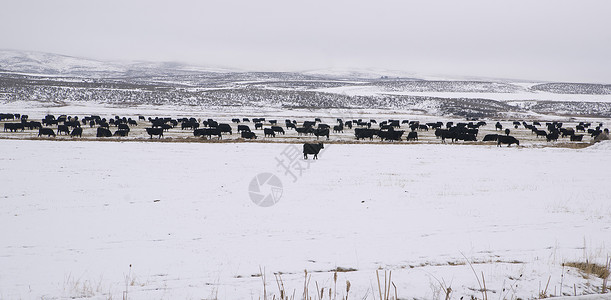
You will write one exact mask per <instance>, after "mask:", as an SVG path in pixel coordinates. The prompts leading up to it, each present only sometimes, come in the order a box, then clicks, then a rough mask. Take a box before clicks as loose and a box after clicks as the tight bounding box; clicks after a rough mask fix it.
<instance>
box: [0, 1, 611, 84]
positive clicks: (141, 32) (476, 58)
mask: <svg viewBox="0 0 611 300" xmlns="http://www.w3.org/2000/svg"><path fill="white" fill-rule="evenodd" d="M2 2H3V4H2V9H1V10H0V48H5V49H18V50H32V51H44V52H53V53H59V54H66V55H73V56H80V57H88V58H96V59H103V60H148V61H179V62H188V63H195V64H200V65H214V66H227V67H233V68H241V69H248V70H266V71H267V70H272V71H295V70H311V69H325V68H336V69H350V68H358V69H363V68H378V69H393V70H403V71H408V72H414V73H427V74H449V75H468V76H490V77H502V78H522V79H542V80H557V81H579V82H604V83H611V17H610V13H611V1H608V0H600V1H591V0H578V1H564V0H528V1H522V0H511V1H495V0H468V1H458V0H448V1H388V0H375V1H373V0H372V1H360V0H352V1H333V0H326V1H319V0H309V1H291V0H264V1H257V0H240V1H237V0H236V1H231V0H222V1H194V0H178V1H177V0H173V1H158V0H146V1H127V0H121V1H117V0H104V1H98V0H53V1H51V0H32V1H29V0H17V1H13V0H3V1H2Z"/></svg>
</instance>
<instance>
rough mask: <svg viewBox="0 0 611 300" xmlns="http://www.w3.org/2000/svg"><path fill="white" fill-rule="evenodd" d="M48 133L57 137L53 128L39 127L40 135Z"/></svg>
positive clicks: (47, 134)
mask: <svg viewBox="0 0 611 300" xmlns="http://www.w3.org/2000/svg"><path fill="white" fill-rule="evenodd" d="M41 135H46V136H53V137H55V132H54V131H53V129H51V128H40V129H38V136H41Z"/></svg>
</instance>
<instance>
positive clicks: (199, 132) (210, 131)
mask: <svg viewBox="0 0 611 300" xmlns="http://www.w3.org/2000/svg"><path fill="white" fill-rule="evenodd" d="M193 135H194V136H202V137H203V136H207V137H208V138H212V136H213V135H214V136H216V137H218V139H219V140H220V139H222V138H223V135H222V134H221V130H220V129H218V128H202V129H196V130H195V131H193Z"/></svg>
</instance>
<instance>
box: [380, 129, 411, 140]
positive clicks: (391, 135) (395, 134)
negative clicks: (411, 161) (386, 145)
mask: <svg viewBox="0 0 611 300" xmlns="http://www.w3.org/2000/svg"><path fill="white" fill-rule="evenodd" d="M391 128H392V127H391ZM404 132H405V131H403V130H388V131H382V130H380V131H379V132H378V136H379V137H380V139H381V140H383V141H384V140H386V141H400V140H401V136H402V135H403V133H404Z"/></svg>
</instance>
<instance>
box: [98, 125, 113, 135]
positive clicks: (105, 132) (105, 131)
mask: <svg viewBox="0 0 611 300" xmlns="http://www.w3.org/2000/svg"><path fill="white" fill-rule="evenodd" d="M95 136H96V137H111V136H112V132H110V130H108V129H107V128H104V127H98V131H97V132H96V135H95Z"/></svg>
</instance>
